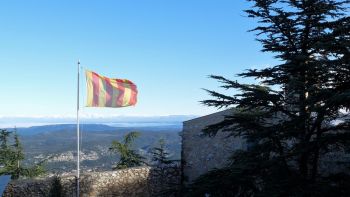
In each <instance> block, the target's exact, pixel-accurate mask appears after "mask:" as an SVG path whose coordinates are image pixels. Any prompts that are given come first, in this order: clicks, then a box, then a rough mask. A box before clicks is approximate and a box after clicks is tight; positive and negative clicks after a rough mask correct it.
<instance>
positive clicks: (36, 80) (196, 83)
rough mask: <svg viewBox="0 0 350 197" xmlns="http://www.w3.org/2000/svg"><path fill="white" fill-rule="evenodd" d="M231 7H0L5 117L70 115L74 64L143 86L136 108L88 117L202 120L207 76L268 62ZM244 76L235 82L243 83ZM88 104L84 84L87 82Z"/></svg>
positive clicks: (237, 6) (177, 2)
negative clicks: (193, 117)
mask: <svg viewBox="0 0 350 197" xmlns="http://www.w3.org/2000/svg"><path fill="white" fill-rule="evenodd" d="M248 7H249V4H248V3H247V2H245V1H234V0H227V1H226V0H216V1H212V0H210V1H205V0H198V1H195V0H191V1H188V0H169V1H163V0H158V1H157V0H149V1H145V0H144V1H141V0H139V1H126V0H125V1H119V0H113V1H112V0H111V1H107V0H104V1H87V0H84V1H83V0H81V1H43V0H36V1H16V0H12V1H1V3H0V27H1V31H0V45H1V47H0V68H1V73H2V77H1V78H0V87H1V90H2V94H1V98H0V101H1V102H0V109H1V110H0V116H28V117H31V116H35V117H40V116H59V117H61V116H63V117H65V116H74V114H75V108H76V62H77V60H78V59H80V61H81V63H82V66H84V67H86V68H88V69H90V70H93V71H96V72H98V73H100V74H102V75H105V76H108V77H114V78H127V79H130V80H132V81H133V82H135V83H136V84H137V85H138V89H139V97H138V100H139V102H138V104H137V105H136V106H135V107H128V108H123V109H121V108H118V109H103V108H83V110H82V115H83V116H89V115H101V116H109V115H124V116H140V115H141V116H159V115H205V114H209V113H212V112H215V111H216V109H215V108H208V107H206V106H202V105H201V104H200V103H199V101H200V100H203V99H207V98H209V97H208V95H207V94H206V92H204V91H203V90H202V88H208V89H213V90H217V89H218V87H217V86H218V85H219V84H218V83H216V82H215V81H214V80H211V79H208V78H207V76H208V75H209V74H217V75H223V76H226V77H231V78H234V77H235V74H237V73H239V72H241V71H243V70H244V69H248V68H253V67H255V68H258V67H264V66H267V65H272V64H274V63H275V62H276V60H274V59H273V58H272V55H271V54H263V53H261V52H260V50H261V45H260V44H259V43H258V42H257V41H255V40H254V39H255V36H254V34H253V33H248V32H247V30H249V29H252V28H253V27H255V25H256V23H255V22H254V21H253V20H252V19H249V18H247V17H245V14H244V13H243V11H242V10H243V9H247V8H248ZM237 79H238V78H237ZM82 83H83V90H82V92H81V95H82V96H81V97H82V103H85V87H84V84H85V80H82Z"/></svg>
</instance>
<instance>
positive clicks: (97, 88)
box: [92, 72, 100, 107]
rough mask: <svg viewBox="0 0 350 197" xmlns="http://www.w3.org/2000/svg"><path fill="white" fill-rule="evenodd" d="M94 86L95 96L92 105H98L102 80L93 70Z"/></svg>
mask: <svg viewBox="0 0 350 197" xmlns="http://www.w3.org/2000/svg"><path fill="white" fill-rule="evenodd" d="M92 87H93V98H92V106H94V107H98V100H99V94H100V82H99V75H98V74H96V73H94V72H92Z"/></svg>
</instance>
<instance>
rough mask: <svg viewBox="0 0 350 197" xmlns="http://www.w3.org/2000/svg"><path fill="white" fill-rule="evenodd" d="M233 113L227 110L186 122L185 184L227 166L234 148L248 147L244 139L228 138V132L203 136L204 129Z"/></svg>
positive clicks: (183, 134) (184, 131)
mask: <svg viewBox="0 0 350 197" xmlns="http://www.w3.org/2000/svg"><path fill="white" fill-rule="evenodd" d="M233 112H234V111H233V110H225V111H222V112H218V113H214V114H210V115H207V116H203V117H199V118H195V119H193V120H189V121H186V122H184V123H183V131H182V134H181V135H182V154H181V155H182V171H183V180H184V183H189V182H191V181H193V180H194V179H196V178H197V177H198V176H200V175H201V174H204V173H206V172H208V171H209V170H210V169H213V168H221V167H224V166H225V164H227V159H228V157H229V156H230V155H231V153H232V151H233V150H237V149H243V148H245V147H246V142H245V141H244V140H242V139H241V138H233V137H230V138H226V136H227V134H228V133H223V132H218V134H217V135H216V136H215V137H208V136H203V133H202V130H203V129H204V128H205V127H206V126H208V125H211V124H215V123H218V122H220V121H222V120H223V119H224V116H225V115H230V114H231V113H233Z"/></svg>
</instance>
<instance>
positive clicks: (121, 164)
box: [109, 132, 145, 170]
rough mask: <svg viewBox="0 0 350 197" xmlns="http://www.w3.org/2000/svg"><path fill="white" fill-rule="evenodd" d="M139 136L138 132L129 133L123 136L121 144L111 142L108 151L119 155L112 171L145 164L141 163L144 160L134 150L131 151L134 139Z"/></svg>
mask: <svg viewBox="0 0 350 197" xmlns="http://www.w3.org/2000/svg"><path fill="white" fill-rule="evenodd" d="M139 136H140V133H139V132H130V133H128V134H126V135H125V136H124V139H123V141H122V142H118V141H113V142H112V146H111V147H110V148H109V150H110V151H112V152H116V153H118V154H119V155H120V159H119V161H118V163H117V164H116V166H114V167H113V169H114V170H115V169H124V168H130V167H136V166H141V165H142V164H145V162H144V161H143V160H144V159H145V158H144V157H142V156H141V155H140V154H138V153H137V152H136V151H135V150H132V149H131V148H132V145H133V144H132V143H133V142H134V140H135V138H137V137H139Z"/></svg>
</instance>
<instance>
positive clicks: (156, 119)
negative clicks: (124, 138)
mask: <svg viewBox="0 0 350 197" xmlns="http://www.w3.org/2000/svg"><path fill="white" fill-rule="evenodd" d="M196 117H197V116H194V115H169V116H113V115H111V116H96V115H95V116H93V115H92V116H83V117H81V119H80V121H81V123H82V124H104V125H110V126H121V127H128V126H136V127H141V126H156V125H173V124H181V123H182V122H183V121H186V120H190V119H193V118H196ZM75 121H76V119H75V117H74V116H72V117H62V116H51V117H50V116H40V117H39V116H38V117H6V116H4V117H0V128H14V127H17V128H19V127H31V126H42V125H52V124H75Z"/></svg>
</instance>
